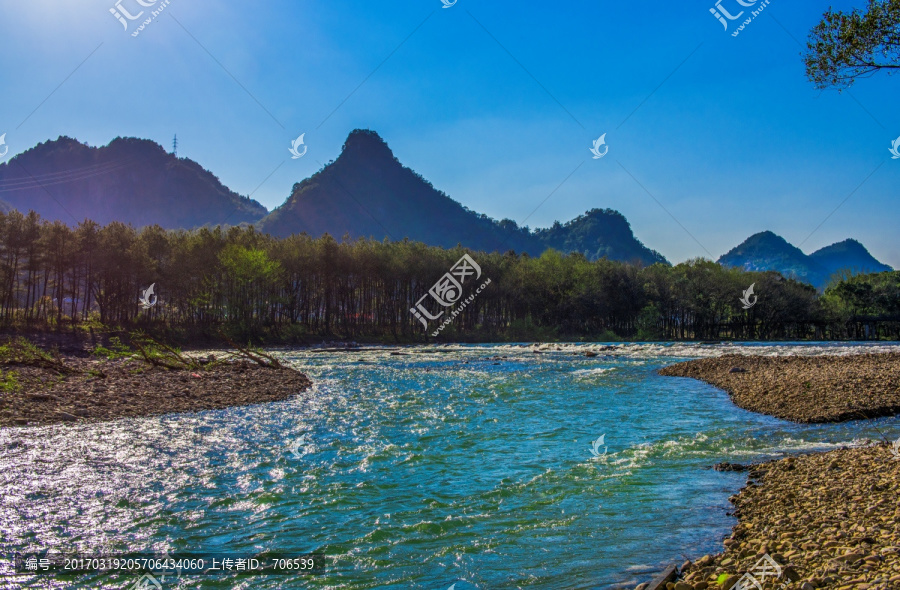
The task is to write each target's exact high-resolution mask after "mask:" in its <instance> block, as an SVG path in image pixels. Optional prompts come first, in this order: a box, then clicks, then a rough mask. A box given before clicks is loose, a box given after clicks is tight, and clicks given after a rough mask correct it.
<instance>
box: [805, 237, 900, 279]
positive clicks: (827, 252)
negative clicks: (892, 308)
mask: <svg viewBox="0 0 900 590" xmlns="http://www.w3.org/2000/svg"><path fill="white" fill-rule="evenodd" d="M809 257H810V259H812V260H813V261H815V262H816V263H817V264H818V265H819V266H821V267H823V268H826V269H829V270H831V272H832V273H834V272H836V271H839V270H849V271H851V272H853V273H854V274H859V273H870V272H884V271H887V270H894V269H893V268H891V267H890V266H888V265H887V264H883V263H881V262H879V261H877V260H876V259H875V257H874V256H872V255H871V254H869V251H868V250H866V247H865V246H863V245H862V244H860V243H859V242H857V241H856V240H852V239H850V240H844V241H843V242H838V243H836V244H832V245H830V246H825V247H824V248H822V249H821V250H816V251H815V252H813V253H812V254H810V255H809Z"/></svg>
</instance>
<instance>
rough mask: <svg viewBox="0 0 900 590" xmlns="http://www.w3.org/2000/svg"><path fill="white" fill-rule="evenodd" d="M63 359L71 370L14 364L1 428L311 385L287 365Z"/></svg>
mask: <svg viewBox="0 0 900 590" xmlns="http://www.w3.org/2000/svg"><path fill="white" fill-rule="evenodd" d="M64 360H65V364H66V365H67V366H70V367H71V368H72V369H74V370H77V372H74V373H72V374H68V375H60V374H58V373H57V372H54V371H52V370H48V369H43V368H38V367H21V366H17V367H15V369H16V372H17V376H18V379H19V380H20V381H21V387H20V388H18V390H17V391H7V392H2V394H0V427H5V426H38V425H44V424H55V423H60V422H73V423H74V422H81V421H101V420H114V419H117V418H126V417H134V416H152V415H159V414H170V413H179V412H196V411H200V410H218V409H222V408H227V407H231V406H240V405H248V404H258V403H266V402H273V401H280V400H283V399H287V398H289V397H291V396H293V395H296V394H297V393H300V392H301V391H303V390H305V389H307V388H308V387H309V386H310V385H311V381H310V380H309V379H308V378H307V377H306V376H305V375H303V374H302V373H300V372H298V371H295V370H293V369H290V368H282V369H278V368H269V367H262V366H259V365H256V364H254V363H249V362H247V361H236V362H226V363H217V364H215V365H211V366H208V367H205V368H203V369H197V370H189V369H184V370H168V369H163V368H159V367H150V366H148V365H147V364H146V363H144V362H142V361H139V360H134V359H119V360H113V361H105V360H104V361H100V360H95V359H80V358H66V359H64ZM4 368H5V367H4Z"/></svg>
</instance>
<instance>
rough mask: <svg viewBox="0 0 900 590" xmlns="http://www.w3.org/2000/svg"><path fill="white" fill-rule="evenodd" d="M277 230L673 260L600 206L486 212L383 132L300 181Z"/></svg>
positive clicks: (363, 133)
mask: <svg viewBox="0 0 900 590" xmlns="http://www.w3.org/2000/svg"><path fill="white" fill-rule="evenodd" d="M261 225H262V229H263V230H264V231H266V232H269V233H271V234H273V235H276V236H287V235H290V234H295V233H301V232H306V233H308V234H310V235H312V236H320V235H322V234H324V233H326V232H327V233H329V234H331V235H333V236H335V237H336V238H341V237H342V236H344V235H345V234H349V235H350V236H351V237H360V236H362V237H373V238H376V239H382V238H384V237H385V236H389V237H390V238H392V239H393V240H401V239H403V238H409V239H410V240H414V241H421V242H424V243H426V244H430V245H434V246H443V247H447V248H451V247H454V246H456V245H457V244H462V245H464V246H467V247H469V248H473V249H476V250H486V251H505V250H510V249H512V250H516V251H519V252H528V253H529V254H531V255H533V256H538V255H540V254H541V253H542V252H543V251H544V250H546V249H547V248H548V247H553V248H557V249H559V250H562V251H565V252H572V251H577V252H583V253H584V254H585V255H586V256H588V257H589V258H598V257H601V256H607V257H609V258H611V259H615V260H627V261H640V262H642V263H644V264H652V263H654V262H665V259H664V258H663V257H662V256H661V255H660V254H658V253H657V252H654V251H652V250H650V249H648V248H647V247H646V246H644V245H643V244H642V243H641V242H639V241H638V240H637V239H636V238H635V237H634V234H633V233H632V232H631V227H630V226H629V225H628V222H627V221H626V220H625V218H624V217H623V216H622V215H621V214H619V213H617V212H615V211H611V210H606V211H601V210H599V209H594V210H592V211H589V212H588V213H587V214H585V215H583V216H581V217H579V218H577V219H574V220H572V221H570V222H568V223H566V224H565V225H560V224H559V223H557V224H555V225H554V226H553V227H551V228H548V229H545V230H538V231H536V232H530V231H529V230H528V229H526V228H519V227H518V226H517V225H516V223H515V222H513V221H511V220H508V219H504V220H502V221H496V220H494V219H491V218H490V217H487V216H486V215H484V214H478V213H476V212H474V211H472V210H470V209H468V208H466V207H464V206H463V205H461V204H460V203H458V202H457V201H454V200H453V199H451V198H450V197H449V196H447V195H446V194H445V193H443V192H441V191H439V190H437V189H436V188H435V187H434V186H432V184H431V183H430V182H428V181H427V180H425V179H424V178H423V177H422V176H420V175H419V174H417V173H416V172H414V171H412V170H410V169H409V168H406V167H405V166H403V165H402V164H401V163H400V162H399V161H398V160H397V158H396V157H395V156H394V154H393V152H391V149H390V148H389V147H388V145H387V144H386V143H385V142H384V140H383V139H382V138H381V137H379V135H378V134H377V133H375V132H374V131H369V130H360V129H357V130H355V131H353V132H352V133H350V135H349V137H348V138H347V141H346V142H345V143H344V146H343V149H342V151H341V154H340V156H338V158H337V159H336V160H335V161H334V162H332V163H329V164H328V165H327V166H325V167H324V168H323V169H322V170H320V171H319V172H317V173H316V174H314V175H313V176H311V177H310V178H307V179H306V180H304V181H303V182H300V183H297V184H295V185H294V188H293V191H292V192H291V195H290V197H289V198H288V199H287V201H286V202H285V203H284V204H283V205H282V206H281V207H278V208H277V209H275V210H274V211H272V213H270V214H269V215H268V216H267V217H266V218H265V219H263V221H262V223H261Z"/></svg>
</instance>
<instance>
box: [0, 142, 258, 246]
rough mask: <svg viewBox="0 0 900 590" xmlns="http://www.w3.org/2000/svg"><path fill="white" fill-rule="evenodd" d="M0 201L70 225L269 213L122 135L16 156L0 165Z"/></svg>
mask: <svg viewBox="0 0 900 590" xmlns="http://www.w3.org/2000/svg"><path fill="white" fill-rule="evenodd" d="M0 200H2V201H4V202H5V203H7V204H8V205H9V206H11V207H13V208H15V209H18V210H20V211H22V212H28V211H29V210H34V211H35V212H37V213H39V214H40V215H41V217H44V218H46V219H51V220H61V221H64V222H65V223H69V224H73V223H76V222H80V221H82V220H84V219H86V218H88V219H92V220H93V221H96V222H97V223H100V224H104V225H105V224H107V223H109V222H111V221H121V222H124V223H131V224H133V225H135V226H145V225H151V224H158V225H160V226H162V227H164V228H166V229H190V228H194V227H199V226H202V225H208V224H213V225H217V224H221V223H225V222H227V223H229V224H232V225H237V224H239V223H242V222H251V223H252V222H256V221H259V220H260V219H261V218H262V217H263V216H264V215H266V214H267V213H268V210H267V209H266V208H265V207H263V206H262V205H261V204H259V203H258V202H256V201H254V200H252V199H249V198H247V197H243V196H241V195H239V194H237V193H236V192H234V191H232V190H231V189H229V188H227V187H226V186H225V185H223V184H222V183H221V182H220V181H219V179H218V178H217V177H216V176H215V175H213V174H212V173H211V172H209V171H208V170H205V169H204V168H203V167H202V166H200V165H199V164H198V163H196V162H194V161H193V160H189V159H187V158H177V157H175V156H174V155H172V154H169V153H168V152H166V151H165V150H164V149H163V147H162V146H161V145H159V144H158V143H156V142H153V141H149V140H146V139H136V138H121V137H119V138H116V139H114V140H112V141H111V142H110V143H109V144H108V145H106V146H102V147H90V146H88V145H86V144H83V143H80V142H78V141H76V140H74V139H71V138H69V137H60V138H59V139H57V140H54V141H47V142H44V143H40V144H38V145H36V146H35V147H33V148H31V149H29V150H27V151H25V152H23V153H21V154H18V155H17V156H15V157H14V158H12V159H11V160H10V161H8V162H4V163H3V164H0Z"/></svg>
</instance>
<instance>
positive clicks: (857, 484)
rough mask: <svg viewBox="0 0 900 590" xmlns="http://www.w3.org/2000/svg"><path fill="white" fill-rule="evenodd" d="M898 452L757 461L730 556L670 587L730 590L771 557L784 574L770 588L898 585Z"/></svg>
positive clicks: (882, 588) (701, 564)
mask: <svg viewBox="0 0 900 590" xmlns="http://www.w3.org/2000/svg"><path fill="white" fill-rule="evenodd" d="M897 452H898V451H897V450H896V449H895V448H894V447H893V446H892V445H888V444H885V443H881V444H878V445H875V446H868V447H863V448H851V449H840V450H836V451H830V452H827V453H817V454H811V455H803V456H800V457H788V458H786V459H780V460H777V461H770V462H767V463H763V464H759V465H754V466H752V467H751V468H750V471H749V482H748V484H747V486H746V487H745V488H744V489H742V490H741V491H740V493H738V494H737V495H735V496H733V497H732V498H731V501H732V503H733V504H734V506H735V515H736V516H737V517H738V519H739V523H738V525H737V526H736V527H735V528H734V529H733V531H732V533H731V536H729V537H728V538H727V539H725V541H724V546H725V550H724V552H722V553H719V554H717V555H706V556H704V557H702V558H701V559H698V560H697V561H696V562H694V563H690V562H688V563H686V564H684V565H683V566H682V568H681V574H680V577H679V579H678V580H677V581H671V582H668V583H666V584H665V585H664V586H663V587H664V588H667V589H669V590H672V589H674V590H719V589H721V590H730V589H731V588H732V587H734V586H735V585H736V583H737V581H738V580H739V579H740V578H741V576H743V575H744V574H745V573H746V572H752V571H753V569H754V566H755V565H756V564H757V562H758V561H759V560H760V559H762V558H763V556H764V555H768V556H769V557H771V558H772V559H773V560H775V562H776V563H777V564H779V566H780V567H781V568H782V573H781V577H780V578H775V577H772V576H770V577H768V578H767V579H766V580H765V583H764V584H763V588H764V589H765V590H768V589H774V588H786V589H799V590H814V589H820V588H828V589H834V590H851V589H852V590H896V589H898V588H900V503H898V493H900V454H897ZM646 587H647V585H645V584H642V585H641V586H638V587H637V588H638V589H641V590H643V589H644V588H646ZM748 588H754V589H755V588H756V587H755V586H753V585H750V586H748Z"/></svg>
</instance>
